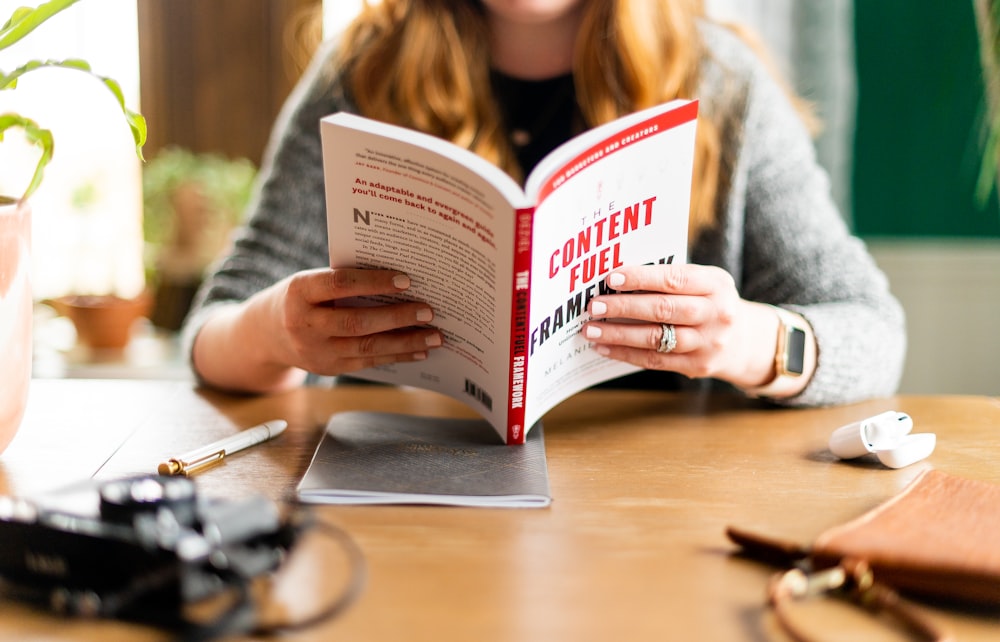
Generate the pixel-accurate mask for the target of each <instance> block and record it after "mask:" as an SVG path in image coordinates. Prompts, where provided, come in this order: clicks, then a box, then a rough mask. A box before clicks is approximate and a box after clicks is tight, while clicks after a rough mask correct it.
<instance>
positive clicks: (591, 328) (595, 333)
mask: <svg viewBox="0 0 1000 642" xmlns="http://www.w3.org/2000/svg"><path fill="white" fill-rule="evenodd" d="M583 336H585V337H587V338H588V339H597V338H599V337H600V336H601V329H600V328H598V327H597V326H596V325H588V326H587V329H586V330H584V332H583Z"/></svg>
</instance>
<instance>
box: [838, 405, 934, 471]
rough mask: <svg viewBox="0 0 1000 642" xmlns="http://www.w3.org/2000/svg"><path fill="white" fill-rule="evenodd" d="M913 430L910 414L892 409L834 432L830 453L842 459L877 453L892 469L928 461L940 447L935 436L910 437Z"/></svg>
mask: <svg viewBox="0 0 1000 642" xmlns="http://www.w3.org/2000/svg"><path fill="white" fill-rule="evenodd" d="M911 430H913V419H912V418H911V417H910V415H908V414H906V413H905V412H896V411H895V410H889V411H887V412H883V413H882V414H879V415H875V416H874V417H868V418H867V419H862V420H861V421H857V422H854V423H852V424H847V425H846V426H841V427H840V428H838V429H836V430H834V431H833V434H832V435H830V452H832V453H833V454H834V455H836V456H837V457H840V458H841V459H853V458H855V457H861V456H862V455H867V454H868V453H875V455H876V456H877V457H878V460H879V461H880V462H882V463H883V464H885V465H886V466H888V467H889V468H902V467H904V466H909V465H910V464H912V463H915V462H918V461H920V460H921V459H925V458H927V457H928V456H930V454H931V453H932V452H934V447H935V446H936V445H937V437H936V435H934V434H933V433H920V434H916V435H911V434H910V431H911Z"/></svg>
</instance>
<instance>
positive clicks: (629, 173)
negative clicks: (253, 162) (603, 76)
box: [321, 101, 698, 444]
mask: <svg viewBox="0 0 1000 642" xmlns="http://www.w3.org/2000/svg"><path fill="white" fill-rule="evenodd" d="M697 111H698V103H697V102H696V101H672V102H670V103H667V104H664V105H661V106H658V107H654V108H650V109H647V110H643V111H640V112H637V113H634V114H631V115H628V116H626V117H623V118H621V119H619V120H616V121H614V122H612V123H608V124H606V125H602V126H600V127H597V128H595V129H592V130H589V131H587V132H584V133H583V134H581V135H579V136H577V137H576V138H573V139H572V140H570V141H568V142H566V143H565V144H563V145H561V146H560V147H558V148H557V149H555V150H554V151H552V152H551V153H550V154H549V155H548V156H547V157H546V158H544V159H543V160H542V161H541V162H540V163H539V164H538V166H537V167H536V168H535V170H534V171H533V172H532V173H531V175H530V176H529V177H528V179H527V181H526V183H525V185H526V187H525V189H523V190H522V189H521V187H520V186H519V185H518V184H517V183H516V182H515V181H514V180H513V179H511V178H510V177H509V176H508V175H507V174H506V173H504V172H503V171H502V170H500V169H499V168H497V167H495V166H494V165H492V164H490V163H489V162H487V161H486V160H484V159H483V158H481V157H479V156H477V155H476V154H474V153H472V152H470V151H468V150H465V149H462V148H460V147H458V146H456V145H453V144H452V143H450V142H447V141H444V140H441V139H439V138H436V137H433V136H428V135H426V134H422V133H419V132H415V131H412V130H409V129H404V128H401V127H396V126H392V125H387V124H384V123H380V122H377V121H373V120H369V119H365V118H362V117H359V116H356V115H351V114H346V113H338V114H334V115H331V116H327V117H326V118H324V119H323V120H322V122H321V134H322V141H323V166H324V172H325V177H326V178H325V180H326V199H327V225H328V228H329V238H330V264H331V266H333V267H368V268H392V269H396V270H401V271H403V272H406V273H407V274H408V275H409V276H410V279H411V282H412V285H411V287H410V289H409V290H407V291H406V292H405V293H404V294H403V295H401V296H399V297H398V298H396V299H393V298H391V297H367V298H365V299H363V300H361V299H358V300H355V301H354V304H356V305H378V304H382V303H386V302H389V301H392V300H419V301H425V302H427V303H428V304H430V306H431V307H432V308H433V309H434V321H433V322H432V325H434V326H435V327H437V328H438V329H440V331H441V333H442V334H443V336H444V345H443V346H442V347H441V348H438V349H436V350H432V351H431V352H430V356H429V357H428V358H427V359H426V360H424V361H419V362H412V363H398V364H393V365H388V366H383V367H378V368H371V369H368V370H364V371H361V372H356V373H352V376H358V377H361V378H365V379H369V380H375V381H382V382H386V383H393V384H397V385H410V386H415V387H420V388H425V389H429V390H434V391H437V392H440V393H443V394H445V395H448V396H451V397H453V398H455V399H459V400H461V401H463V402H465V403H467V404H468V405H469V406H471V407H472V408H474V409H475V410H476V411H478V412H479V413H480V414H481V415H482V416H483V417H484V418H485V419H486V420H487V421H489V422H490V424H491V425H492V426H493V427H494V428H495V429H496V430H497V432H498V433H499V434H500V435H501V437H503V438H504V440H505V441H506V442H507V443H509V444H520V443H524V439H525V435H526V433H527V431H528V428H530V427H531V426H532V425H534V424H535V423H536V422H537V421H538V419H540V418H541V417H542V415H544V413H545V412H547V411H548V410H549V409H550V408H552V407H553V406H554V405H556V404H557V403H559V402H560V401H562V400H564V399H566V398H567V397H569V396H571V395H573V394H575V393H577V392H579V391H580V390H583V389H585V388H588V387H590V386H592V385H594V384H597V383H600V382H602V381H606V380H609V379H613V378H616V377H620V376H622V375H625V374H628V373H631V372H634V371H636V370H637V369H638V368H637V367H635V366H632V365H629V364H625V363H622V362H618V361H613V360H610V359H607V358H605V357H602V356H600V355H598V354H597V352H596V351H595V350H594V349H593V344H591V343H590V342H588V341H587V340H586V339H585V338H584V337H583V335H582V334H581V333H580V330H581V328H582V326H583V323H584V322H585V321H586V320H587V319H588V318H589V316H588V314H587V312H586V309H587V304H588V303H589V301H590V299H591V298H593V297H594V296H597V295H598V294H606V293H609V292H611V290H609V289H608V288H607V286H606V285H605V283H604V277H605V276H607V275H608V274H609V273H610V272H611V271H612V270H613V269H615V268H617V267H621V266H623V265H635V264H647V263H671V262H674V263H679V262H683V261H686V260H687V224H688V208H689V204H690V192H691V178H692V166H693V157H694V137H695V128H696V119H697Z"/></svg>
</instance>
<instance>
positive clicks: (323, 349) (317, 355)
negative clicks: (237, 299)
mask: <svg viewBox="0 0 1000 642" xmlns="http://www.w3.org/2000/svg"><path fill="white" fill-rule="evenodd" d="M409 286H410V279H409V277H407V276H406V275H405V274H402V273H400V272H397V271H394V270H366V269H355V268H337V269H330V268H321V269H316V270H307V271H303V272H298V273H296V274H293V275H291V276H289V277H287V278H285V279H283V280H282V281H279V282H278V283H275V284H274V285H272V286H271V287H269V288H267V289H265V290H262V291H260V292H258V293H257V294H256V295H254V296H253V297H251V298H250V299H247V300H246V301H244V302H243V303H240V304H236V305H232V306H227V307H225V308H222V309H220V310H219V311H218V312H217V313H215V314H213V315H212V316H211V317H209V319H208V320H207V321H206V322H205V324H204V325H203V326H202V328H201V330H200V332H199V333H198V336H197V337H196V339H195V344H194V353H193V359H194V367H195V370H196V371H197V372H198V374H199V375H200V376H201V377H202V379H203V380H204V381H205V382H206V383H208V384H210V385H214V386H217V387H220V388H226V389H230V390H241V391H252V392H267V391H274V390H281V389H286V388H289V387H292V386H294V385H297V384H299V383H301V381H302V379H304V377H305V373H306V372H312V373H315V374H319V375H339V374H347V373H350V372H354V371H356V370H362V369H364V368H370V367H372V366H378V365H385V364H390V363H397V362H402V361H419V360H422V359H426V358H427V351H428V350H429V349H433V348H436V347H438V346H440V345H441V343H442V336H441V333H440V331H438V330H436V329H434V328H428V327H424V326H425V324H427V323H428V322H430V321H431V320H432V319H433V316H434V315H433V311H432V310H431V308H430V306H429V305H427V304H426V303H421V302H405V303H392V304H386V305H376V306H364V307H348V306H339V305H338V304H337V302H338V301H340V300H343V299H347V298H350V297H357V296H377V295H387V294H398V293H400V292H404V291H405V290H406V289H407V288H409Z"/></svg>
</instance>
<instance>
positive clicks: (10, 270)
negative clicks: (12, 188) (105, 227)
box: [0, 197, 32, 453]
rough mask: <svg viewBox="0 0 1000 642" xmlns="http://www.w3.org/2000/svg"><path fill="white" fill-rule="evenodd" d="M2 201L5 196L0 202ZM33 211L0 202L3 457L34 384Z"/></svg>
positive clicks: (24, 204)
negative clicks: (32, 349)
mask: <svg viewBox="0 0 1000 642" xmlns="http://www.w3.org/2000/svg"><path fill="white" fill-rule="evenodd" d="M0 198H3V197H0ZM30 271H31V208H30V207H29V206H28V203H27V201H23V200H22V201H11V200H10V199H6V198H3V200H0V357H2V359H3V366H2V367H0V453H2V452H3V451H4V450H5V449H6V448H7V445H8V444H9V443H10V440H11V439H13V438H14V435H15V434H16V433H17V429H18V427H20V425H21V418H22V417H23V416H24V408H25V405H26V404H27V401H28V385H29V384H30V382H31V318H32V309H31V308H32V306H31V302H32V298H31V274H30Z"/></svg>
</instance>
